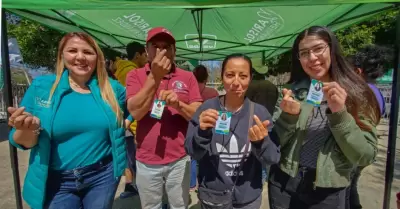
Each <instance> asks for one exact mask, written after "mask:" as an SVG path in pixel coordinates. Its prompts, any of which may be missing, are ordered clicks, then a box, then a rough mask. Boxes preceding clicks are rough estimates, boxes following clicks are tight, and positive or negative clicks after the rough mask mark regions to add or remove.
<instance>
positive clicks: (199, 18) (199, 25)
mask: <svg viewBox="0 0 400 209" xmlns="http://www.w3.org/2000/svg"><path fill="white" fill-rule="evenodd" d="M361 5H363V4H362V3H359V4H357V5H356V6H354V7H353V8H351V9H349V11H347V12H345V13H344V14H342V15H341V16H340V17H337V18H336V19H335V20H333V21H332V22H330V23H329V24H328V25H327V26H328V27H332V26H335V25H337V24H340V23H343V22H346V21H349V20H352V19H356V18H362V17H365V16H369V15H373V14H378V13H380V12H383V11H387V10H390V9H393V8H396V7H398V3H393V4H391V5H390V6H387V7H384V8H381V9H378V10H375V11H371V12H367V13H363V14H360V15H355V16H353V17H349V18H346V19H342V18H343V17H345V16H346V15H348V14H350V13H351V12H353V11H354V10H356V9H357V8H358V7H360V6H361ZM208 9H212V8H197V9H189V8H187V9H186V10H188V11H190V12H191V13H192V17H193V20H194V24H195V26H196V29H197V33H198V38H192V39H180V40H176V42H183V41H188V40H195V39H198V40H199V43H200V47H199V50H191V49H186V48H182V47H177V49H179V50H181V51H185V53H180V54H177V55H176V57H178V58H181V59H192V58H190V57H188V56H190V55H195V54H199V53H200V54H210V55H216V56H217V57H213V58H209V59H200V60H221V59H223V58H224V57H226V56H227V55H228V54H225V53H220V52H219V51H222V50H227V49H235V48H239V47H243V46H253V47H260V51H255V52H249V53H247V54H254V53H264V52H263V51H264V50H263V48H266V47H268V48H269V49H268V50H265V51H266V52H269V53H268V54H266V55H265V57H266V58H269V57H270V56H271V55H273V54H274V53H275V52H276V51H277V50H280V49H284V50H289V49H290V48H291V47H285V46H284V45H285V44H286V43H287V42H288V41H290V39H291V38H292V37H294V36H296V35H297V33H292V34H286V35H282V36H279V37H273V38H267V39H264V40H259V41H255V42H252V43H249V44H245V43H241V42H235V41H227V40H221V39H218V40H216V39H213V38H207V37H202V31H203V11H204V10H208ZM15 10H16V11H21V12H25V13H28V14H30V15H34V16H38V17H41V18H46V19H49V20H52V21H55V22H60V23H63V24H66V25H70V26H75V27H78V28H79V29H80V30H82V31H84V32H86V33H88V34H90V35H91V36H92V37H93V38H94V39H95V40H96V41H98V42H99V43H101V44H102V45H104V46H105V47H107V48H110V49H125V47H126V46H125V45H124V44H123V43H122V42H121V41H120V40H118V39H117V38H116V37H120V38H124V39H130V40H132V41H138V42H143V41H144V40H140V39H136V38H132V37H128V36H124V35H119V34H115V33H106V32H104V31H100V30H97V29H94V28H89V27H86V26H82V25H78V24H76V23H75V22H73V21H72V20H71V19H69V18H68V17H66V16H65V15H63V14H61V13H60V12H57V11H56V10H54V9H52V10H51V11H52V12H54V13H56V14H57V15H59V16H60V17H62V20H61V19H57V18H54V17H51V16H48V15H45V14H40V13H37V12H34V11H29V10H26V9H15ZM10 12H12V11H10ZM55 29H56V28H55ZM56 30H58V29H56ZM91 32H96V33H100V34H103V35H108V36H112V38H113V39H114V40H116V41H117V42H118V43H119V44H121V46H113V47H111V46H109V45H108V44H107V43H105V42H104V41H102V40H101V38H99V37H98V36H96V35H94V34H93V33H91ZM285 37H288V40H287V41H286V42H284V43H283V44H281V46H270V45H265V44H261V43H263V42H266V41H270V40H274V39H278V38H285ZM203 40H210V41H218V42H223V43H229V44H233V46H228V47H224V48H219V49H210V50H204V49H203ZM186 52H187V53H186Z"/></svg>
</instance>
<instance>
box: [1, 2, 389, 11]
mask: <svg viewBox="0 0 400 209" xmlns="http://www.w3.org/2000/svg"><path fill="white" fill-rule="evenodd" d="M391 2H396V0H394V1H393V0H345V1H344V0H96V1H93V0H35V3H32V0H3V7H4V8H6V9H35V10H37V9H75V10H80V9H84V10H89V9H91V10H99V9H104V10H109V9H118V10H130V9H134V8H135V9H154V8H180V9H190V8H191V9H193V8H221V7H225V8H226V7H239V6H240V7H246V6H301V5H339V4H365V3H391ZM249 3H251V4H249Z"/></svg>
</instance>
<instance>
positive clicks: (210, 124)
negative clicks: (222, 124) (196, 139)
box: [199, 109, 218, 131]
mask: <svg viewBox="0 0 400 209" xmlns="http://www.w3.org/2000/svg"><path fill="white" fill-rule="evenodd" d="M217 120H218V111H216V110H214V109H208V110H206V111H203V112H202V113H201V114H200V117H199V122H200V129H201V130H203V131H205V130H207V129H209V128H214V127H215V124H216V123H217Z"/></svg>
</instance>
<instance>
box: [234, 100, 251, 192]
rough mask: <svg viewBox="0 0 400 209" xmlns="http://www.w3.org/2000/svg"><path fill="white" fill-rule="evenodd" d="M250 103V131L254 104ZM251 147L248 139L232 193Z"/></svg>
mask: <svg viewBox="0 0 400 209" xmlns="http://www.w3.org/2000/svg"><path fill="white" fill-rule="evenodd" d="M249 102H250V111H249V112H250V114H249V129H250V128H251V127H252V126H253V115H254V102H252V101H249ZM249 129H248V130H249ZM247 135H248V134H247ZM249 146H250V139H248V138H247V141H246V145H245V147H244V153H243V157H242V160H241V161H240V164H239V166H238V167H237V168H238V169H237V172H234V173H236V174H237V175H236V179H235V182H234V183H233V187H232V190H231V191H232V192H233V190H234V189H235V187H236V183H237V181H238V179H239V176H240V171H242V168H243V165H244V161H245V160H246V156H247V154H248V153H249Z"/></svg>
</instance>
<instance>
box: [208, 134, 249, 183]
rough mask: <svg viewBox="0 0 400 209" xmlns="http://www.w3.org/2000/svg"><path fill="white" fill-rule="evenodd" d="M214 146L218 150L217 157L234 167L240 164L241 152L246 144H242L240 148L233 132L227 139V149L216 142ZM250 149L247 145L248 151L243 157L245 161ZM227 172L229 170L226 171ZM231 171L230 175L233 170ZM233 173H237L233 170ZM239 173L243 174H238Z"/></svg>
mask: <svg viewBox="0 0 400 209" xmlns="http://www.w3.org/2000/svg"><path fill="white" fill-rule="evenodd" d="M216 147H217V150H218V152H220V154H219V157H220V159H221V161H222V162H223V163H224V164H225V165H227V166H228V167H230V168H236V167H238V166H239V165H240V161H241V160H242V158H243V153H244V149H245V147H246V145H243V147H242V148H241V149H240V148H239V145H238V143H237V139H236V136H235V134H232V137H231V140H230V141H229V149H226V148H225V147H224V146H223V145H221V144H219V143H216ZM239 150H240V151H239ZM250 151H251V146H249V147H248V152H247V154H246V157H245V159H244V161H245V162H246V160H247V158H248V157H249V155H250ZM227 172H229V171H227ZM231 173H232V175H234V174H233V172H231ZM235 173H237V172H235ZM236 175H237V174H236ZM236 175H235V176H236ZM239 175H243V174H239Z"/></svg>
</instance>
